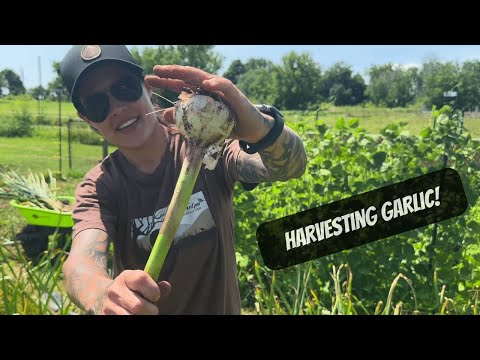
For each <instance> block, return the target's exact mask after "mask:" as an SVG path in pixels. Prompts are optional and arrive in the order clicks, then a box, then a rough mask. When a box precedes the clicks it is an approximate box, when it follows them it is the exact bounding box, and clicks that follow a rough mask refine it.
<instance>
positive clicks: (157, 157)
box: [119, 123, 167, 174]
mask: <svg viewBox="0 0 480 360" xmlns="http://www.w3.org/2000/svg"><path fill="white" fill-rule="evenodd" d="M166 148H167V134H166V129H165V128H164V127H163V126H162V125H160V123H157V125H156V126H155V130H154V131H153V133H152V135H151V136H150V137H149V139H148V140H147V142H146V143H145V144H144V145H143V146H142V147H140V148H138V149H119V150H120V152H121V153H122V154H123V156H125V158H126V159H127V160H128V161H129V162H130V163H131V164H132V165H134V166H135V167H136V168H137V169H139V170H140V171H142V172H144V173H146V174H152V173H153V172H154V171H155V169H156V168H157V167H158V165H159V164H160V161H161V159H162V158H163V155H164V154H165V151H166Z"/></svg>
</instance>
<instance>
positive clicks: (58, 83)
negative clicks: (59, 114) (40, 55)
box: [32, 61, 70, 99]
mask: <svg viewBox="0 0 480 360" xmlns="http://www.w3.org/2000/svg"><path fill="white" fill-rule="evenodd" d="M60 64H61V63H60V62H59V61H54V62H53V63H52V66H53V70H54V71H55V73H56V74H57V77H56V78H55V79H53V80H52V81H50V82H49V83H48V85H47V89H46V91H45V96H49V97H50V98H51V99H56V91H57V89H63V94H64V96H63V97H64V98H65V99H68V98H69V97H70V95H69V93H68V90H67V88H66V87H65V84H64V83H63V80H62V78H61V77H60ZM32 95H33V92H32Z"/></svg>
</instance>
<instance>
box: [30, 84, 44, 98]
mask: <svg viewBox="0 0 480 360" xmlns="http://www.w3.org/2000/svg"><path fill="white" fill-rule="evenodd" d="M28 92H29V94H30V95H32V97H33V98H34V99H35V100H41V99H46V98H47V96H48V91H47V90H46V89H45V88H44V87H43V86H37V87H34V88H32V89H30V90H29V91H28Z"/></svg>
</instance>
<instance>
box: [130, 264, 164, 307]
mask: <svg viewBox="0 0 480 360" xmlns="http://www.w3.org/2000/svg"><path fill="white" fill-rule="evenodd" d="M125 285H126V286H127V287H128V288H129V289H130V290H132V291H135V292H137V293H138V294H140V295H142V296H143V297H144V298H145V299H147V300H148V301H150V302H157V301H158V300H159V299H160V289H159V288H158V285H157V284H156V283H155V281H153V279H152V278H151V277H150V276H149V275H148V274H147V273H146V272H144V271H141V270H136V271H132V272H131V273H130V274H129V276H127V277H125Z"/></svg>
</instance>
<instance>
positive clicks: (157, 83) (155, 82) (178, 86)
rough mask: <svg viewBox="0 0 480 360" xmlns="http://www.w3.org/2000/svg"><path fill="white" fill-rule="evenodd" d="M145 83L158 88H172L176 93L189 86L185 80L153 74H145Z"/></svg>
mask: <svg viewBox="0 0 480 360" xmlns="http://www.w3.org/2000/svg"><path fill="white" fill-rule="evenodd" d="M145 83H147V84H148V85H150V86H152V87H155V88H158V89H166V90H171V91H174V92H176V93H180V92H181V91H182V88H184V87H188V85H187V84H186V83H185V81H183V80H179V79H169V78H160V77H157V76H153V75H148V76H145Z"/></svg>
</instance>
